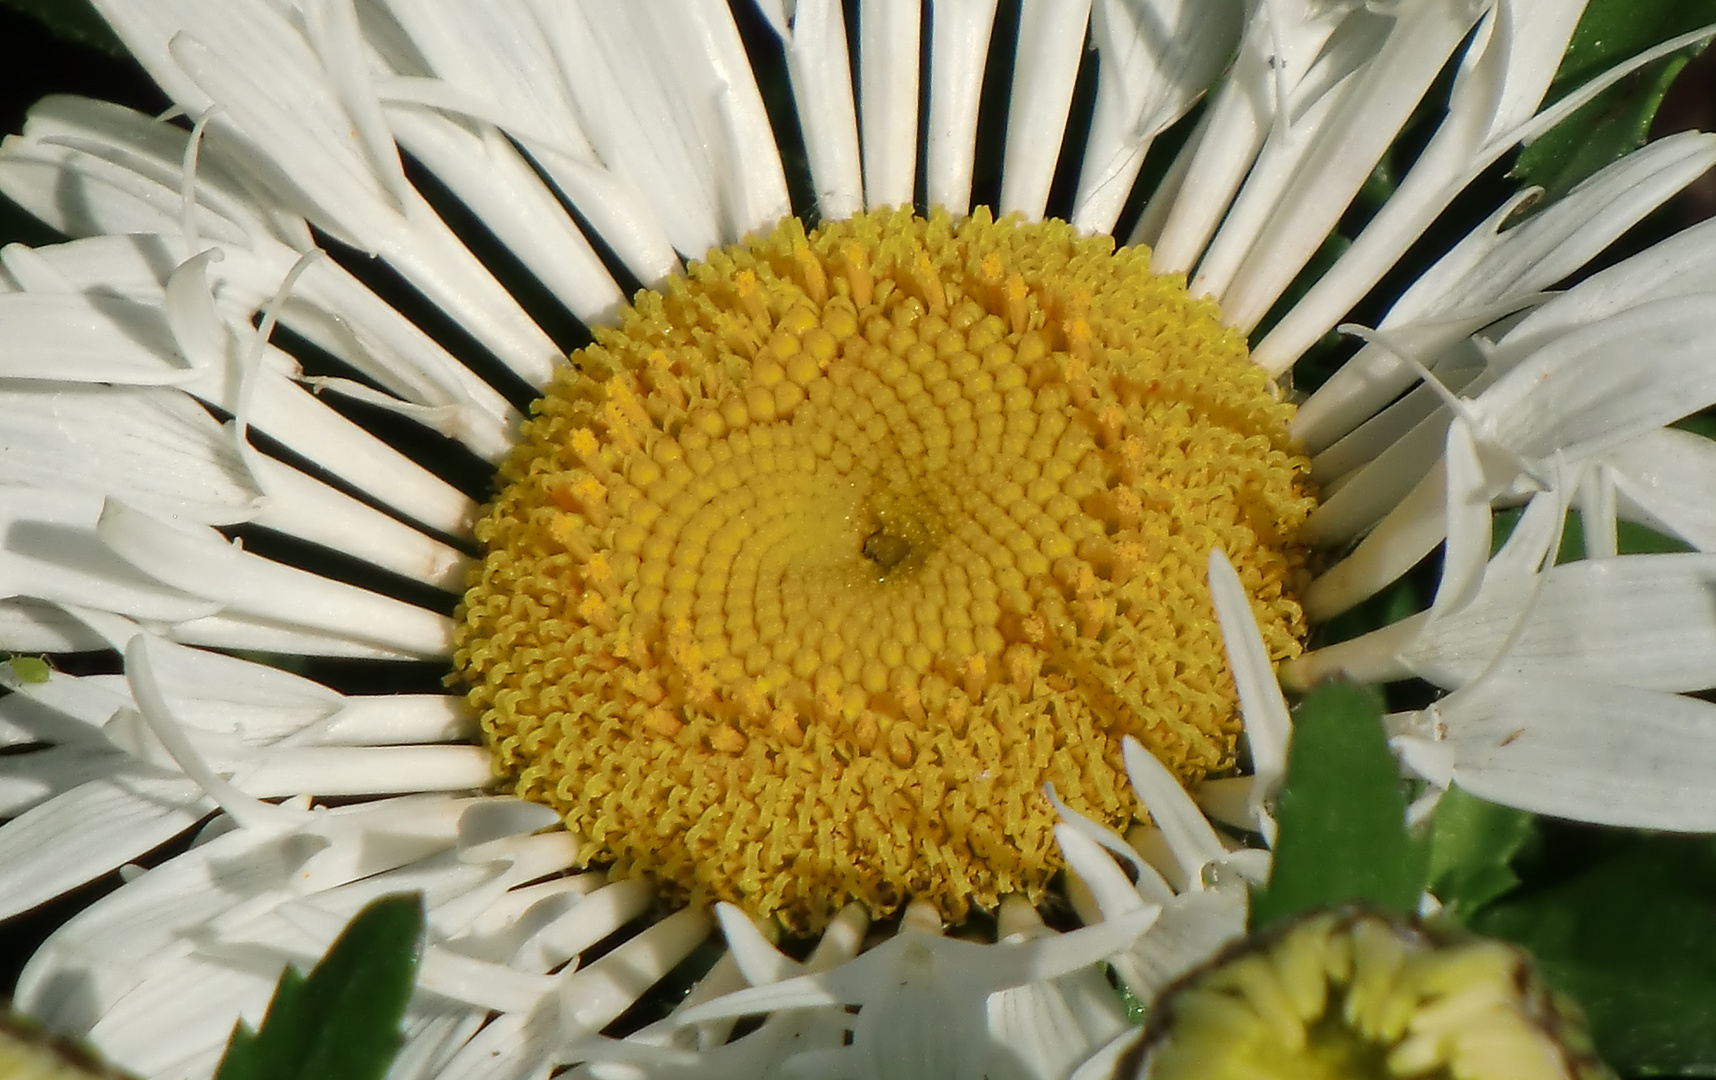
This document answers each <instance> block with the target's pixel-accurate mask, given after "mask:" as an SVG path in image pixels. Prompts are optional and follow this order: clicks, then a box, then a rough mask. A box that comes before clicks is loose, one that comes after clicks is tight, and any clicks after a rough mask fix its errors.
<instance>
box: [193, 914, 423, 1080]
mask: <svg viewBox="0 0 1716 1080" xmlns="http://www.w3.org/2000/svg"><path fill="white" fill-rule="evenodd" d="M422 939H423V899H422V896H421V895H420V894H417V893H410V894H405V895H399V896H384V897H382V898H381V899H379V900H376V901H374V902H373V903H371V904H370V905H369V906H368V907H366V908H364V909H363V910H362V911H360V912H358V914H357V918H355V919H353V920H352V921H351V924H350V925H348V926H347V927H346V928H345V930H344V931H343V932H342V933H341V934H340V936H339V938H338V940H336V941H335V942H334V944H333V946H332V947H331V948H330V949H329V950H328V954H327V955H326V956H324V957H322V960H321V962H320V963H318V964H317V965H316V966H315V968H314V969H312V970H311V972H310V974H309V975H308V976H304V975H300V974H299V973H298V972H297V970H296V969H294V968H291V967H288V968H287V969H286V970H285V971H284V972H283V973H281V976H280V983H279V985H278V986H276V987H275V989H274V1000H273V1001H272V1002H270V1003H269V1005H268V1015H267V1016H265V1017H264V1018H263V1020H262V1026H261V1027H260V1028H259V1029H257V1030H256V1031H254V1032H253V1031H251V1030H250V1028H249V1027H247V1026H246V1025H245V1024H244V1022H243V1021H240V1022H239V1023H238V1024H237V1025H236V1026H235V1027H234V1028H233V1030H232V1038H231V1039H230V1040H229V1041H228V1043H227V1047H226V1056H225V1057H223V1058H222V1059H221V1063H220V1070H219V1071H218V1072H217V1073H216V1074H215V1080H380V1078H381V1077H383V1076H385V1075H386V1073H387V1069H388V1066H389V1065H391V1064H392V1062H393V1057H394V1055H395V1054H396V1053H398V1052H399V1046H400V1043H401V1041H402V1037H401V1035H400V1029H399V1025H400V1020H401V1019H402V1018H403V1017H404V1015H405V1005H406V1002H408V1001H409V1000H410V999H411V990H412V987H413V986H414V985H415V983H416V981H417V961H418V957H419V955H420V954H421V951H422Z"/></svg>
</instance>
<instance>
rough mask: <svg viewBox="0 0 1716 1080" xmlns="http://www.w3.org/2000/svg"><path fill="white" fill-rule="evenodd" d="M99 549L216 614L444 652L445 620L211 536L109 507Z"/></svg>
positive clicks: (101, 521) (447, 627) (448, 633)
mask: <svg viewBox="0 0 1716 1080" xmlns="http://www.w3.org/2000/svg"><path fill="white" fill-rule="evenodd" d="M96 532H97V534H98V535H99V536H100V538H101V541H102V543H104V544H106V545H107V546H108V548H110V549H111V550H112V551H113V552H114V553H115V554H117V555H118V556H119V557H120V558H122V559H124V560H125V561H126V562H127V563H129V564H130V565H132V566H135V567H137V568H138V569H139V570H141V571H143V572H145V573H147V574H150V575H151V576H153V577H155V578H156V579H158V580H161V581H165V582H167V583H169V584H173V583H178V584H180V585H182V586H184V587H185V588H186V589H187V590H195V592H196V593H200V594H202V595H205V596H208V597H209V598H210V599H211V600H214V601H215V602H217V603H218V604H219V605H220V606H221V607H222V608H224V609H228V610H232V611H234V612H237V613H239V614H243V615H252V616H259V617H262V618H268V619H276V620H279V621H280V622H282V623H286V624H295V625H300V626H305V627H308V628H310V629H315V630H322V631H325V632H329V633H338V634H345V635H350V636H352V637H354V638H356V639H357V640H358V641H360V642H365V643H371V644H376V645H381V646H384V647H388V648H394V649H398V650H400V651H402V652H407V653H420V654H421V655H425V656H435V655H439V654H440V653H442V652H445V651H446V649H447V648H448V647H449V644H450V642H451V634H452V628H451V626H450V625H449V624H448V620H447V619H446V618H445V616H441V615H436V614H434V613H432V612H429V611H425V610H423V609H422V608H416V607H412V606H410V605H408V604H405V603H403V602H401V601H398V600H392V599H389V598H387V597H384V596H380V595H378V594H376V593H370V592H365V591H363V590H361V589H357V588H354V587H352V586H349V585H342V584H340V583H338V582H333V581H330V580H328V579H327V578H324V577H321V576H320V575H318V574H315V573H312V572H310V571H306V570H298V569H296V568H293V567H289V566H284V565H282V564H280V563H274V562H269V561H268V560H266V559H261V558H258V557H257V556H254V555H251V554H249V553H247V552H244V551H241V550H239V549H237V548H235V547H234V546H232V545H231V544H229V543H227V542H226V541H224V540H222V539H221V538H220V536H219V535H218V534H216V533H214V532H212V531H207V532H203V533H196V532H192V531H190V530H188V529H183V528H178V527H175V526H172V525H169V524H167V523H166V522H163V521H160V520H158V519H155V518H151V517H149V516H148V515H146V514H144V513H142V512H141V511H137V510H132V509H129V508H128V507H125V506H124V505H122V504H120V503H117V502H114V501H112V500H109V501H108V503H107V505H106V506H105V507H104V508H103V510H102V512H101V516H100V519H99V520H98V521H97V523H96Z"/></svg>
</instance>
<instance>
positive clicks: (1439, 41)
mask: <svg viewBox="0 0 1716 1080" xmlns="http://www.w3.org/2000/svg"><path fill="white" fill-rule="evenodd" d="M1486 6H1487V5H1484V4H1475V3H1470V2H1468V0H1423V2H1419V3H1409V4H1402V5H1398V6H1396V7H1395V8H1394V16H1393V19H1394V25H1393V26H1392V27H1391V28H1390V29H1389V31H1388V34H1387V36H1386V37H1385V38H1384V39H1383V41H1382V44H1381V48H1380V49H1379V50H1377V52H1376V53H1375V54H1374V55H1372V56H1370V57H1367V58H1366V60H1367V62H1366V64H1365V67H1364V69H1363V70H1362V71H1361V72H1359V73H1358V74H1357V76H1356V77H1355V79H1354V80H1353V82H1352V83H1351V86H1350V90H1349V91H1348V92H1347V93H1346V94H1344V95H1343V96H1342V97H1341V99H1340V103H1339V104H1338V105H1337V106H1336V107H1335V111H1334V112H1332V113H1331V114H1330V115H1329V116H1328V118H1327V120H1326V122H1325V123H1324V124H1322V125H1320V130H1318V129H1313V130H1315V134H1311V135H1309V147H1308V154H1307V156H1306V157H1305V158H1304V160H1303V162H1302V163H1301V164H1299V165H1298V166H1297V167H1296V168H1295V169H1294V170H1293V174H1292V178H1291V183H1289V184H1287V185H1285V186H1284V187H1283V189H1282V191H1281V194H1280V196H1279V198H1278V199H1275V200H1272V207H1271V210H1270V212H1269V215H1268V217H1267V219H1266V221H1264V222H1263V223H1262V227H1261V228H1259V229H1257V231H1256V233H1255V235H1253V236H1251V237H1249V238H1248V240H1249V242H1248V243H1246V244H1245V253H1244V258H1243V260H1242V261H1240V262H1239V263H1237V264H1236V265H1235V266H1234V267H1233V270H1232V272H1231V277H1228V276H1220V275H1215V274H1210V273H1209V272H1207V271H1206V270H1204V269H1203V268H1201V267H1200V269H1199V271H1198V275H1197V277H1196V278H1195V279H1194V281H1193V286H1192V287H1193V290H1194V291H1198V292H1207V293H1209V294H1210V295H1213V296H1217V297H1219V298H1220V299H1221V301H1222V310H1223V311H1224V312H1225V313H1226V316H1227V318H1228V319H1230V320H1231V321H1232V323H1233V325H1235V326H1237V327H1240V328H1242V329H1250V328H1252V327H1254V326H1256V325H1257V322H1258V320H1260V319H1262V318H1263V316H1264V314H1265V313H1266V312H1267V311H1268V310H1269V307H1270V305H1272V304H1273V303H1274V302H1275V299H1276V298H1277V297H1278V296H1280V295H1281V291H1282V290H1283V289H1285V288H1286V287H1287V284H1288V282H1290V281H1291V280H1292V279H1293V276H1294V275H1295V274H1297V273H1298V272H1299V270H1300V269H1301V268H1302V267H1304V265H1305V264H1306V262H1308V261H1309V260H1310V258H1311V256H1312V254H1313V253H1315V251H1316V249H1317V245H1319V244H1321V243H1322V242H1323V238H1324V237H1326V236H1327V235H1328V234H1329V230H1330V229H1331V228H1333V226H1334V224H1335V222H1336V220H1337V219H1338V218H1339V217H1340V215H1341V214H1342V213H1343V212H1344V211H1345V210H1346V207H1347V204H1348V203H1349V202H1351V200H1352V198H1353V196H1355V195H1356V194H1357V193H1358V190H1359V188H1360V186H1362V185H1363V183H1364V181H1365V178H1366V177H1367V176H1369V175H1370V171H1371V169H1372V167H1374V166H1375V164H1376V162H1377V160H1378V159H1379V158H1380V157H1381V156H1382V153H1383V151H1384V150H1385V149H1386V148H1387V146H1388V144H1389V142H1391V141H1392V140H1393V138H1394V136H1395V134H1396V133H1397V132H1398V131H1399V130H1400V128H1401V126H1402V125H1403V124H1405V122H1406V120H1407V118H1408V116H1409V115H1410V113H1411V110H1412V107H1413V106H1414V105H1415V104H1416V103H1417V102H1418V100H1419V98H1420V97H1422V95H1423V93H1424V90H1425V89H1426V88H1427V87H1428V86H1429V84H1430V82H1431V80H1433V79H1434V78H1435V77H1436V76H1437V74H1438V73H1439V72H1440V71H1441V69H1442V66H1443V64H1444V63H1445V62H1446V61H1447V59H1448V56H1449V54H1450V53H1452V52H1453V50H1454V49H1455V48H1456V47H1457V46H1458V45H1459V44H1460V42H1461V40H1462V39H1463V38H1465V36H1466V35H1467V34H1468V33H1469V32H1470V30H1471V28H1472V26H1473V25H1474V24H1475V23H1476V22H1477V19H1478V16H1479V15H1480V14H1481V12H1482V10H1483V8H1484V7H1486ZM1242 197H1243V196H1242ZM1229 228H1230V226H1226V225H1224V226H1223V230H1224V231H1226V230H1227V229H1229ZM1217 243H1218V244H1219V243H1220V239H1219V236H1218V240H1217Z"/></svg>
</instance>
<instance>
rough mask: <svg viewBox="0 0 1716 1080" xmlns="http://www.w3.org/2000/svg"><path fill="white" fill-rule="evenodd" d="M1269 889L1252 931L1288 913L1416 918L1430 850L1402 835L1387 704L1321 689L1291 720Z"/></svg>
mask: <svg viewBox="0 0 1716 1080" xmlns="http://www.w3.org/2000/svg"><path fill="white" fill-rule="evenodd" d="M1276 821H1277V823H1278V824H1279V826H1280V831H1279V835H1278V838H1277V841H1276V845H1275V859H1274V869H1273V871H1272V872H1271V874H1270V878H1269V884H1268V886H1267V887H1266V888H1263V889H1260V890H1259V891H1258V892H1257V893H1256V894H1255V895H1254V896H1253V897H1252V905H1251V926H1252V929H1253V930H1257V929H1261V928H1263V927H1265V926H1268V925H1269V924H1271V923H1273V922H1276V921H1278V920H1280V919H1283V918H1286V917H1288V916H1290V915H1295V914H1298V913H1299V912H1303V911H1310V910H1313V909H1315V908H1321V907H1329V906H1332V905H1335V904H1344V903H1363V904H1369V905H1371V906H1373V907H1377V908H1381V909H1383V910H1385V911H1394V912H1402V913H1412V912H1416V911H1417V908H1418V897H1419V894H1420V893H1422V892H1423V891H1424V874H1425V866H1426V858H1427V845H1426V844H1425V843H1424V842H1423V841H1422V840H1421V839H1419V838H1417V837H1414V836H1413V835H1412V834H1411V833H1410V832H1409V831H1408V830H1407V828H1406V796H1405V794H1404V792H1403V791H1402V790H1401V785H1400V774H1399V770H1398V769H1397V768H1396V766H1395V763H1394V755H1393V754H1391V753H1390V752H1389V749H1388V740H1387V738H1386V736H1385V735H1384V733H1383V730H1382V698H1381V696H1380V695H1379V694H1377V692H1376V691H1375V690H1372V689H1370V688H1367V687H1357V686H1353V685H1351V684H1350V683H1341V682H1331V683H1325V684H1324V685H1322V686H1320V687H1318V688H1317V689H1316V690H1315V691H1313V692H1312V693H1311V695H1310V696H1309V697H1307V698H1306V699H1305V701H1304V702H1303V703H1302V704H1301V705H1300V706H1299V708H1298V709H1297V710H1295V712H1294V716H1293V741H1292V743H1291V744H1290V745H1289V746H1288V750H1287V778H1286V783H1285V784H1284V786H1283V787H1282V792H1281V803H1280V806H1279V807H1278V808H1277V811H1276Z"/></svg>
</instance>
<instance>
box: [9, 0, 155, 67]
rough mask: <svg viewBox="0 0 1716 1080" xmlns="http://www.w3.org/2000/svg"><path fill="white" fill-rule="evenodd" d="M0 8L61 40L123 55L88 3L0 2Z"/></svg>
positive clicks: (70, 0)
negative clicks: (4, 8) (44, 28)
mask: <svg viewBox="0 0 1716 1080" xmlns="http://www.w3.org/2000/svg"><path fill="white" fill-rule="evenodd" d="M0 4H5V5H6V6H7V7H9V8H11V9H12V10H13V11H17V12H21V13H23V14H25V15H28V16H29V17H30V18H32V19H35V20H36V21H37V22H39V23H41V24H42V25H43V26H46V27H47V28H48V29H49V30H51V31H53V32H54V36H56V37H58V38H60V39H61V40H64V41H69V42H71V43H72V44H74V45H87V46H88V47H90V48H92V49H100V50H101V51H102V52H104V53H106V54H108V55H109V56H125V55H127V53H126V51H125V46H124V45H123V44H121V43H120V40H119V38H117V37H115V36H114V33H113V31H112V30H109V29H108V28H107V23H105V22H103V21H102V18H101V16H100V15H97V14H96V13H95V8H93V7H91V6H90V5H89V3H88V0H0Z"/></svg>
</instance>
